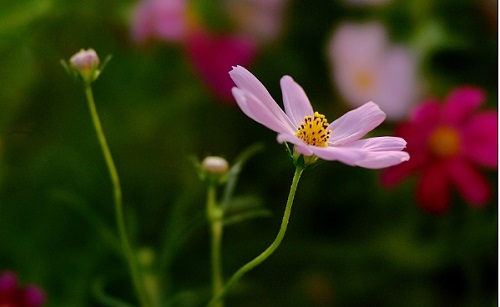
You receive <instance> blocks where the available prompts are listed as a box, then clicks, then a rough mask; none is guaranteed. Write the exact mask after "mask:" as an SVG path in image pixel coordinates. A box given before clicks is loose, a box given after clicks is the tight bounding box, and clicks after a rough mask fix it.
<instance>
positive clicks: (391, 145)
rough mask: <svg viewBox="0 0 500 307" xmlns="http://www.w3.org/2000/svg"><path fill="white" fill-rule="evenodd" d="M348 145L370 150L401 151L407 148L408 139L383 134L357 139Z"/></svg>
mask: <svg viewBox="0 0 500 307" xmlns="http://www.w3.org/2000/svg"><path fill="white" fill-rule="evenodd" d="M346 147H350V148H359V149H364V150H368V151H396V150H397V151H400V150H403V149H405V147H406V141H405V140H404V139H402V138H399V137H393V136H381V137H373V138H368V139H363V140H357V141H354V142H352V143H350V144H349V145H347V146H346Z"/></svg>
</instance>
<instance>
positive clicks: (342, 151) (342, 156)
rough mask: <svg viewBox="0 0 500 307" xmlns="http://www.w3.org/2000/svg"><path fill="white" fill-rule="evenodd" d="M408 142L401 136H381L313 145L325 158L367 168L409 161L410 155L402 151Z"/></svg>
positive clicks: (315, 151) (318, 153)
mask: <svg viewBox="0 0 500 307" xmlns="http://www.w3.org/2000/svg"><path fill="white" fill-rule="evenodd" d="M405 144H406V142H405V141H404V140H403V139H401V138H395V137H380V138H371V139H366V140H359V141H356V142H354V143H351V144H349V145H346V146H336V147H333V146H331V147H326V148H325V147H323V148H321V147H317V148H316V147H313V148H314V149H313V152H314V154H316V155H317V156H318V157H320V158H322V159H324V160H339V161H341V162H343V163H346V164H349V165H353V166H361V167H365V168H384V167H389V166H393V165H396V164H399V163H401V162H403V161H407V160H409V158H410V155H409V154H408V153H407V152H404V151H401V150H402V149H403V148H404V146H405Z"/></svg>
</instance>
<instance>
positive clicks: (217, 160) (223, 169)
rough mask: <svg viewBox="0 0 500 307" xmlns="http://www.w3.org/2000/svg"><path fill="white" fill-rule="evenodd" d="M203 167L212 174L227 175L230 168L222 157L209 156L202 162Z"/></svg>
mask: <svg viewBox="0 0 500 307" xmlns="http://www.w3.org/2000/svg"><path fill="white" fill-rule="evenodd" d="M201 167H202V169H203V170H204V171H205V172H206V173H207V174H210V175H218V176H222V175H225V174H226V173H227V171H228V169H229V164H228V163H227V161H226V159H224V158H222V157H214V156H209V157H206V158H205V159H203V162H201Z"/></svg>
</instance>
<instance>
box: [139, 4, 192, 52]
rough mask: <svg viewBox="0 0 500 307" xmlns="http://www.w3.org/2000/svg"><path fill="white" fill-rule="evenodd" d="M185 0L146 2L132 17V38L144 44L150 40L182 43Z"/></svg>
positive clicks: (184, 33) (185, 24)
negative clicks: (157, 39) (156, 39)
mask: <svg viewBox="0 0 500 307" xmlns="http://www.w3.org/2000/svg"><path fill="white" fill-rule="evenodd" d="M185 9H186V1H185V0H169V1H164V0H144V1H142V2H140V3H139V5H138V6H137V7H136V8H135V11H134V13H133V16H132V38H133V39H134V40H135V41H136V42H139V43H141V42H144V41H146V40H148V39H150V38H153V37H155V38H159V39H163V40H165V41H172V42H180V41H182V40H183V39H184V38H185V35H186V28H187V21H186V12H185Z"/></svg>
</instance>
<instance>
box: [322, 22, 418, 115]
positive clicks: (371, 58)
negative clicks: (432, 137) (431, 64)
mask: <svg viewBox="0 0 500 307" xmlns="http://www.w3.org/2000/svg"><path fill="white" fill-rule="evenodd" d="M328 60H329V61H330V64H331V70H332V78H333V80H334V82H335V85H336V87H337V88H338V90H339V92H340V94H341V95H342V96H343V98H344V99H345V100H346V102H347V103H348V104H349V105H350V106H351V107H359V106H361V105H362V104H364V103H365V102H366V101H370V100H372V101H375V102H376V103H377V104H378V105H379V106H380V108H381V109H382V110H383V111H384V112H385V113H386V115H387V118H388V119H389V120H399V119H402V118H403V117H404V116H405V115H406V114H407V112H408V110H409V108H410V106H411V105H412V103H413V102H414V101H415V100H416V98H417V94H418V82H417V67H416V66H417V63H416V60H415V58H414V56H413V55H412V53H411V51H410V50H409V49H408V48H406V47H403V46H392V45H390V44H389V43H388V41H387V33H386V30H385V28H384V27H383V26H382V25H380V24H378V23H366V24H354V23H345V24H342V25H341V26H339V27H338V28H337V29H336V31H335V32H334V33H333V36H332V37H331V39H330V42H329V45H328Z"/></svg>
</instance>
